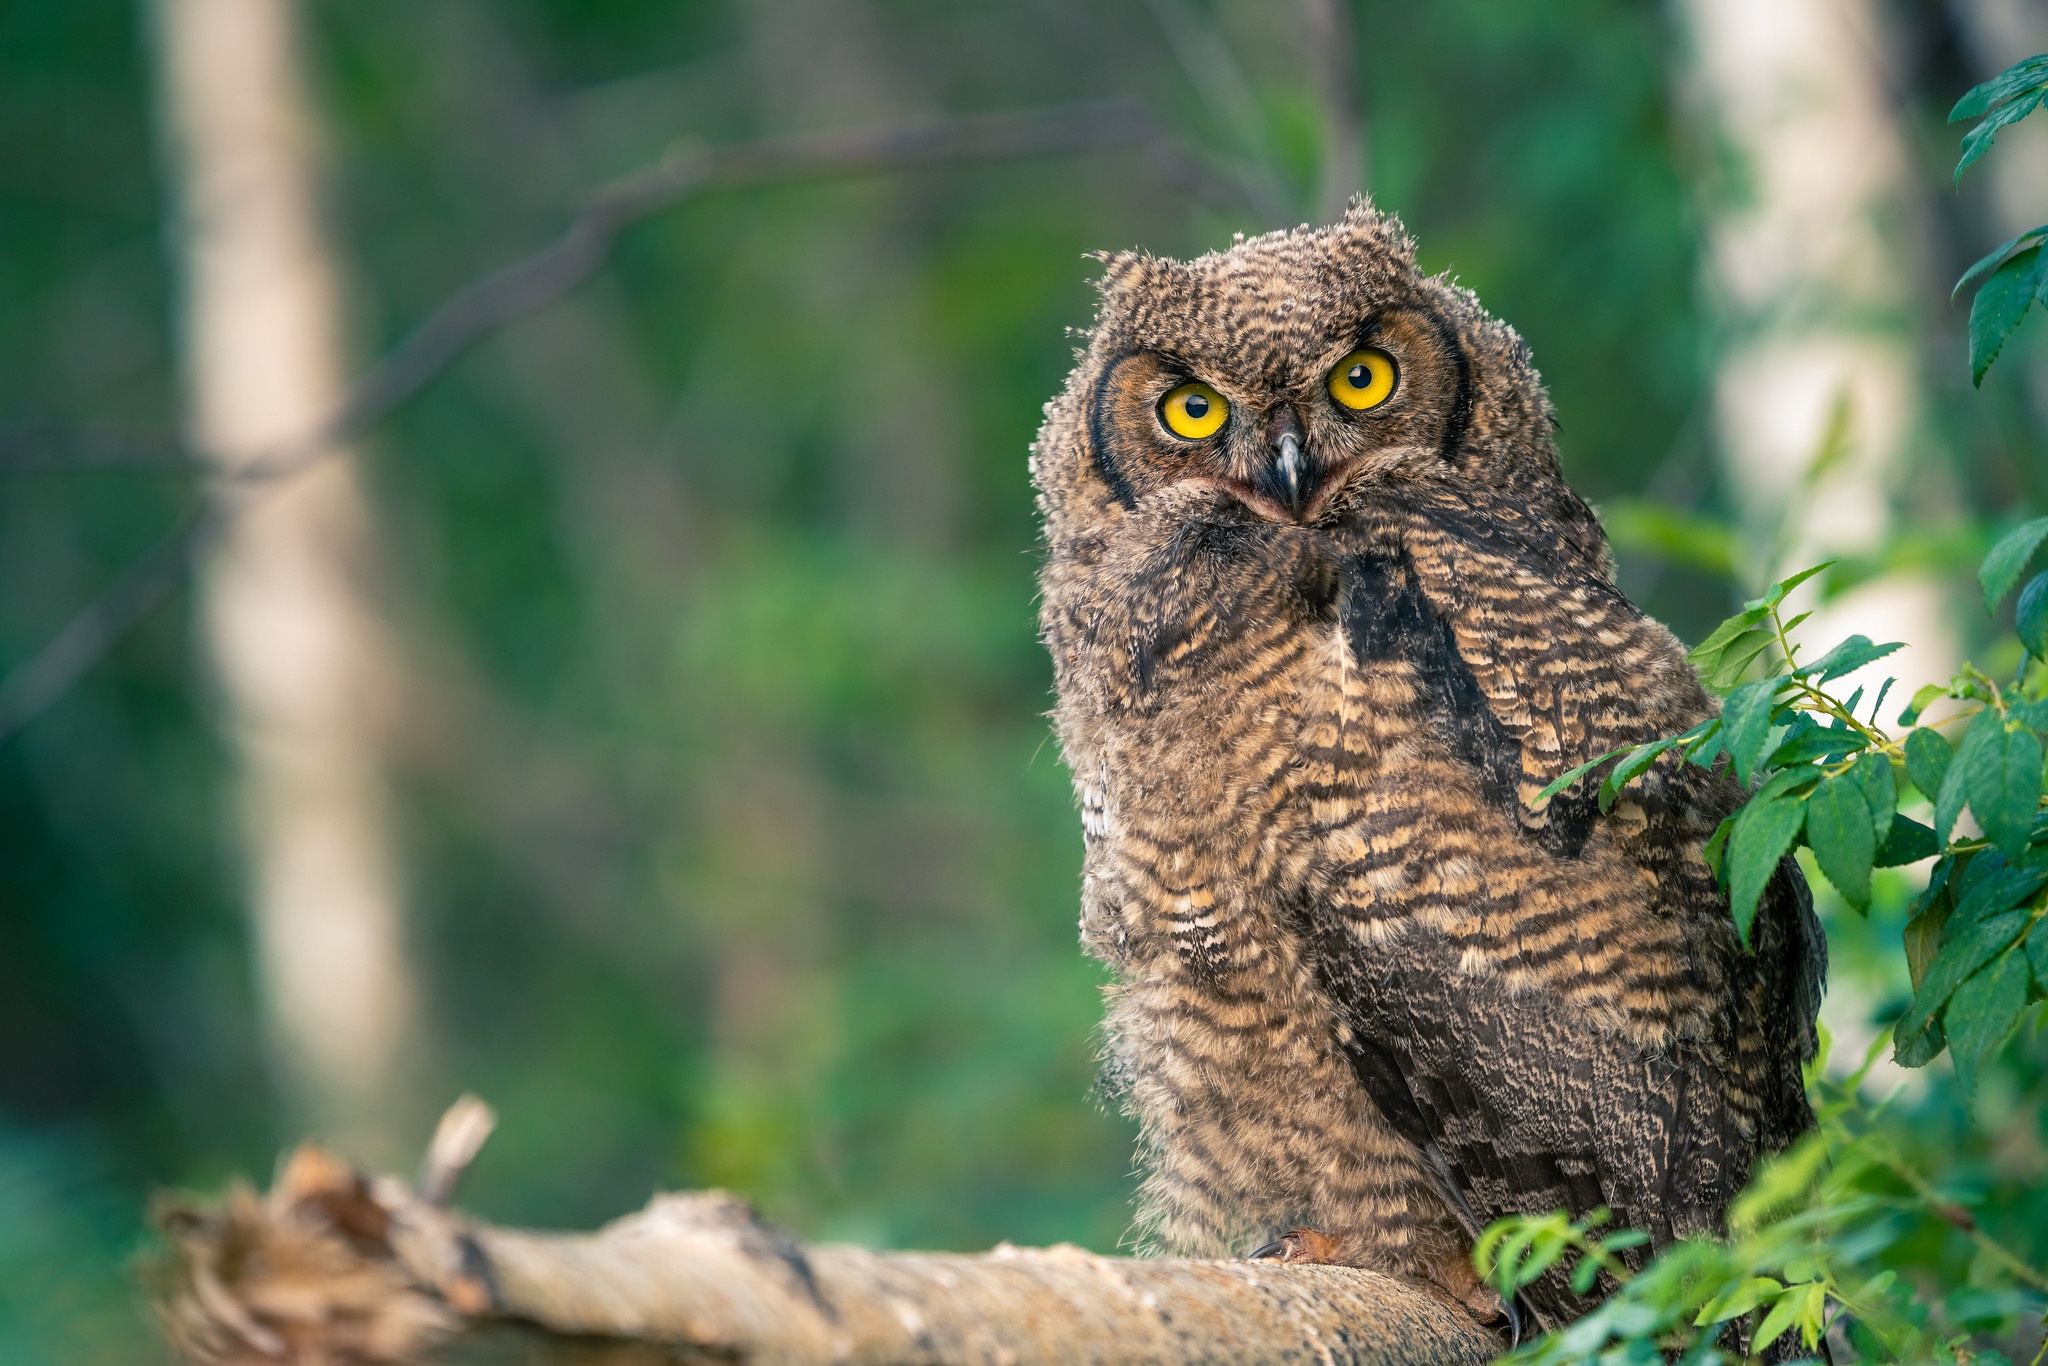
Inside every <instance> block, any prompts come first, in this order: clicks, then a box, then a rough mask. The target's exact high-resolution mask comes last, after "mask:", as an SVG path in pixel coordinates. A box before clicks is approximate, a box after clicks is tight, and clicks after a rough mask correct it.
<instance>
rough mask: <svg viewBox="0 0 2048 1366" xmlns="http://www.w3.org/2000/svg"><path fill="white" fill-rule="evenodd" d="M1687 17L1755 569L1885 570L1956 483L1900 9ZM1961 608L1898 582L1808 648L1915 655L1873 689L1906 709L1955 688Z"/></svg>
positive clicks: (1727, 8)
mask: <svg viewBox="0 0 2048 1366" xmlns="http://www.w3.org/2000/svg"><path fill="white" fill-rule="evenodd" d="M1678 8H1679V11H1680V14H1681V15H1682V17H1683V19H1684V20H1685V21H1686V22H1685V28H1686V32H1687V37H1688V39H1689V56H1690V58H1691V61H1690V64H1689V66H1688V68H1687V70H1686V72H1685V76H1686V81H1685V85H1686V87H1687V89H1688V93H1689V95H1690V97H1691V103H1692V105H1693V112H1694V113H1695V114H1696V115H1697V117H1698V122H1699V124H1700V126H1701V132H1702V134H1703V138H1702V144H1703V145H1702V147H1701V149H1700V155H1701V159H1702V161H1703V162H1704V163H1705V165H1706V166H1707V167H1708V168H1710V174H1709V175H1708V177H1707V179H1708V181H1709V183H1708V184H1707V185H1705V186H1704V187H1703V191H1704V192H1703V194H1702V196H1701V202H1702V208H1703V210H1704V212H1705V216H1706V221H1707V246H1708V253H1707V271H1708V276H1709V282H1708V283H1709V288H1710V292H1711V294H1712V295H1713V297H1714V300H1715V302H1716V303H1717V304H1718V306H1719V309H1720V312H1721V321H1722V328H1723V340H1722V345H1721V347H1720V350H1719V355H1718V357H1717V360H1716V364H1715V375H1714V379H1713V398H1714V414H1715V420H1716V427H1717V431H1718V436H1719V449H1720V452H1721V458H1722V461H1723V467H1724V472H1725V475H1726V478H1727V481H1728V484H1729V486H1730V488H1731V490H1732V492H1733V494H1734V496H1735V500H1736V503H1737V506H1738V510H1739V512H1740V514H1741V516H1742V519H1743V522H1744V530H1745V532H1746V540H1747V542H1748V543H1749V544H1751V545H1753V546H1756V547H1759V554H1758V560H1757V562H1756V563H1754V564H1752V565H1750V566H1748V568H1749V569H1750V570H1751V572H1752V573H1753V574H1754V575H1755V577H1756V578H1758V579H1759V580H1763V579H1768V578H1775V577H1777V576H1779V575H1780V574H1782V573H1784V572H1785V571H1787V570H1788V569H1794V568H1801V567H1804V566H1805V565H1807V564H1810V563H1814V562H1816V561H1818V560H1821V559H1826V558H1830V557H1837V556H1859V555H1867V554H1872V553H1874V552H1876V551H1877V550H1878V549H1879V547H1881V546H1882V545H1883V544H1884V542H1885V540H1886V538H1887V537H1888V536H1889V535H1890V534H1891V533H1892V532H1893V530H1894V529H1895V527H1896V526H1897V525H1898V524H1899V522H1900V521H1901V519H1902V517H1903V518H1910V519H1914V520H1925V519H1928V518H1930V517H1936V516H1939V515H1940V514H1942V513H1944V512H1947V511H1949V509H1948V508H1947V507H1945V506H1940V505H1938V502H1937V500H1939V499H1940V497H1941V492H1940V490H1941V484H1942V480H1941V478H1940V474H1941V472H1940V471H1939V470H1938V469H1937V468H1932V467H1929V466H1928V465H1926V464H1925V461H1924V457H1925V455H1926V453H1927V449H1928V442H1929V433H1928V431H1927V427H1926V423H1925V414H1924V412H1923V394H1924V382H1923V376H1924V375H1925V374H1926V366H1927V363H1928V358H1927V357H1926V356H1924V355H1923V354H1922V353H1921V351H1920V349H1919V347H1918V345H1917V339H1918V338H1919V337H1920V336H1921V335H1923V331H1924V327H1923V322H1922V320H1921V318H1920V317H1919V316H1918V310H1919V306H1920V301H1921V299H1922V298H1923V297H1924V291H1925V290H1926V287H1927V277H1928V268H1927V264H1926V262H1925V261H1924V260H1923V259H1922V258H1923V257H1924V255H1925V244H1924V243H1925V234H1924V231H1923V229H1924V212H1923V206H1924V204H1925V199H1924V196H1925V195H1926V194H1927V193H1928V192H1929V187H1928V186H1926V185H1925V184H1923V183H1922V182H1923V177H1924V172H1922V171H1921V170H1920V169H1919V168H1918V167H1917V166H1916V165H1915V164H1914V162H1913V161H1912V158H1911V157H1910V155H1909V151H1908V146H1907V142H1906V138H1905V135H1904V132H1903V129H1902V128H1901V126H1900V121H1899V117H1898V114H1897V111H1896V110H1895V109H1894V108H1893V105H1892V101H1891V98H1890V96H1889V94H1888V90H1887V84H1888V74H1887V70H1886V68H1887V65H1888V56H1889V54H1888V50H1887V43H1888V41H1889V35H1888V33H1887V32H1886V29H1885V25H1884V22H1883V18H1882V13H1881V10H1882V6H1881V5H1880V4H1879V3H1878V0H1682V3H1681V4H1680V5H1679V7H1678ZM1916 457H1918V458H1920V459H1921V461H1922V463H1921V464H1920V465H1919V466H1917V467H1916V464H1915V461H1916ZM1930 504H1937V505H1934V506H1930ZM1953 606H1954V604H1953V603H1952V602H1951V601H1950V600H1949V599H1948V597H1947V596H1946V594H1945V590H1944V589H1943V587H1942V585H1940V584H1939V583H1938V582H1937V581H1936V580H1935V579H1934V578H1932V577H1931V576H1929V575H1925V574H1917V573H1888V574H1884V575H1882V576H1880V577H1879V578H1877V579H1875V580H1873V581H1871V582H1868V583H1865V584H1863V585H1861V586H1860V587H1858V588H1856V589H1854V590H1852V591H1850V592H1849V593H1847V594H1846V595H1844V596H1843V597H1841V598H1839V599H1837V600H1836V601H1835V602H1833V603H1832V604H1830V606H1829V607H1828V608H1827V609H1826V610H1825V611H1823V612H1821V613H1820V614H1819V615H1817V616H1816V618H1815V620H1814V622H1813V624H1812V626H1811V628H1810V630H1809V632H1808V638H1809V639H1811V640H1813V641H1815V642H1817V643H1818V644H1819V645H1820V646H1821V647H1822V648H1825V647H1826V646H1827V645H1830V644H1832V643H1833V641H1834V639H1836V638H1838V637H1840V636H1842V635H1846V634H1849V633H1851V632H1857V631H1860V632H1862V633H1864V634H1866V635H1869V636H1871V637H1873V638H1874V639H1877V640H1903V641H1906V642H1908V647H1907V649H1906V650H1904V651H1901V652H1900V653H1899V654H1898V655H1895V656H1893V657H1892V658H1891V659H1889V660H1886V661H1884V662H1883V664H1882V665H1881V666H1874V667H1873V668H1871V669H1870V670H1868V671H1866V672H1867V673H1868V674H1869V675H1871V677H1870V678H1869V679H1868V681H1869V682H1870V683H1871V684H1872V685H1873V691H1874V685H1875V683H1876V682H1878V681H1880V680H1881V677H1882V676H1883V675H1884V674H1888V673H1896V674H1897V675H1899V681H1900V684H1901V686H1902V688H1903V691H1901V692H1897V693H1895V695H1896V696H1898V697H1900V698H1904V697H1906V696H1910V695H1911V692H1912V689H1913V688H1914V687H1916V686H1918V685H1919V684H1921V683H1924V682H1930V681H1935V680H1941V681H1946V680H1947V678H1948V677H1949V674H1950V672H1951V671H1952V670H1953V668H1954V666H1955V663H1956V661H1957V658H1958V644H1957V639H1956V633H1955V632H1954V630H1953V629H1951V627H1950V626H1949V624H1948V618H1949V613H1950V612H1951V611H1952V610H1953ZM1864 681H1866V680H1865V678H1863V677H1862V676H1858V677H1855V678H1853V679H1852V680H1851V686H1853V685H1854V684H1855V683H1859V682H1864ZM1889 705H1890V704H1889V703H1887V706H1889Z"/></svg>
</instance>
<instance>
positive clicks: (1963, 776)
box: [1915, 707, 2005, 844]
mask: <svg viewBox="0 0 2048 1366" xmlns="http://www.w3.org/2000/svg"><path fill="white" fill-rule="evenodd" d="M2004 734H2005V725H2004V719H2003V718H2002V717H2000V716H1999V714H1998V713H1997V712H1996V711H1994V710H1992V709H1991V708H1990V707H1986V708H1984V709H1983V710H1982V711H1980V712H1978V713H1977V715H1976V716H1975V717H1973V718H1972V719H1971V721H1970V728H1969V730H1967V731H1965V732H1964V733H1963V743H1962V744H1960V745H1958V746H1956V757H1955V758H1954V759H1953V760H1951V761H1950V763H1949V766H1948V772H1946V773H1944V774H1943V775H1942V777H1941V787H1940V788H1939V789H1938V790H1937V791H1936V792H1934V793H1933V794H1932V795H1933V797H1934V837H1935V838H1936V839H1938V840H1940V841H1941V842H1942V843H1943V844H1947V843H1948V841H1949V836H1950V835H1951V834H1952V833H1953V832H1954V830H1955V827H1956V817H1958V816H1960V815H1962V814H1963V807H1964V806H1965V805H1967V804H1968V802H1969V800H1970V776H1969V775H1970V774H1971V773H1972V772H1974V771H1976V770H1978V769H1981V768H1983V767H1985V766H1986V765H1987V764H1989V763H1992V762H1994V761H1993V760H1991V759H1987V758H1986V756H1985V751H1987V750H1998V749H2002V748H2003V743H2002V742H2003V737H2004ZM1915 786H1918V784H1915ZM1982 819H1983V817H1981V816H1980V817H1978V820H1979V821H1980V822H1981V821H1982Z"/></svg>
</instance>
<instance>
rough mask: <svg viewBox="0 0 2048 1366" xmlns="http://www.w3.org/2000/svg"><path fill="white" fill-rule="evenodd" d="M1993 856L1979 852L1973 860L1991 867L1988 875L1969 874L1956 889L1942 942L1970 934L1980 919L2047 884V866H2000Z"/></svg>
mask: <svg viewBox="0 0 2048 1366" xmlns="http://www.w3.org/2000/svg"><path fill="white" fill-rule="evenodd" d="M1990 857H1992V856H1984V855H1980V856H1979V857H1978V858H1976V859H1974V860H1972V862H1973V863H1978V864H1981V865H1983V866H1985V867H1987V868H1988V869H1989V870H1990V871H1989V872H1988V873H1987V874H1986V875H1985V876H1983V877H1980V878H1977V879H1975V880H1971V879H1969V878H1967V877H1966V878H1965V879H1964V880H1963V885H1962V886H1961V887H1959V888H1957V889H1956V903H1955V912H1954V913H1953V914H1952V915H1951V916H1950V917H1949V920H1948V924H1947V925H1945V926H1944V927H1943V929H1942V932H1941V938H1942V942H1943V943H1947V942H1949V941H1951V940H1954V939H1956V938H1959V937H1960V936H1962V935H1964V934H1967V933H1968V932H1969V931H1970V929H1971V928H1972V927H1974V926H1975V925H1977V924H1978V923H1979V922H1980V921H1983V920H1986V919H1988V918H1989V917H1991V916H1994V915H2002V914H2004V913H2005V912H2006V911H2009V910H2012V909H2014V908H2015V907H2017V906H2018V905H2019V904H2020V903H2021V902H2023V901H2025V900H2027V899H2028V898H2030V897H2032V896H2033V895H2034V893H2036V892H2038V891H2040V890H2041V888H2042V887H2043V886H2044V885H2048V868H2012V867H2001V866H1998V865H1996V864H1994V863H1991V862H1990V861H1989V859H1990ZM1971 871H1972V872H1975V871H1976V870H1975V869H1974V868H1973V869H1972V870H1971Z"/></svg>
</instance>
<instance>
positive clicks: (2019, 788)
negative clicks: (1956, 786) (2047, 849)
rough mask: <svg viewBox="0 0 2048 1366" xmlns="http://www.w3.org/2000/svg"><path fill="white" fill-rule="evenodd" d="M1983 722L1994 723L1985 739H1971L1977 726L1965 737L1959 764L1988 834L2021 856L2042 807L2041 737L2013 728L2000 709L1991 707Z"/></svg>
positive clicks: (1972, 806)
mask: <svg viewBox="0 0 2048 1366" xmlns="http://www.w3.org/2000/svg"><path fill="white" fill-rule="evenodd" d="M1977 724H1978V725H1985V724H1989V725H1990V726H1991V727H1992V729H1991V731H1990V732H1989V734H1988V735H1987V738H1986V739H1985V741H1984V743H1983V744H1981V745H1974V746H1973V745H1971V744H1970V743H1969V740H1973V739H1975V738H1976V730H1977V726H1972V727H1971V728H1970V729H1971V734H1970V736H1969V738H1968V739H1966V740H1965V741H1964V743H1963V753H1962V754H1960V755H1958V756H1957V766H1958V767H1959V768H1961V769H1962V770H1963V782H1964V784H1965V786H1966V787H1967V789H1968V791H1969V802H1970V810H1971V811H1972V812H1973V813H1974V814H1975V815H1976V817H1977V824H1979V825H1981V826H1983V827H1984V834H1985V835H1986V836H1987V837H1988V838H1989V839H1990V840H1991V842H1992V843H1993V844H1995V845H1997V846H1998V847H1999V848H2000V849H2002V850H2004V851H2005V855H2006V857H2007V858H2014V859H2016V858H2018V857H2019V856H2020V855H2021V854H2023V853H2025V852H2026V849H2027V836H2028V835H2029V834H2030V833H2031V832H2032V830H2033V828H2034V813H2035V812H2036V811H2038V810H2040V808H2041V778H2042V763H2043V755H2042V753H2041V737H2040V736H2038V735H2036V734H2034V732H2032V731H2030V730H2026V729H2023V728H2017V727H2015V728H2008V727H2007V726H2006V725H2005V724H2004V720H2003V718H2001V717H1999V716H1998V715H1997V713H1995V712H1993V711H1990V710H1988V709H1987V710H1986V711H1985V712H1984V714H1983V716H1982V717H1980V718H1979V721H1978V723H1977Z"/></svg>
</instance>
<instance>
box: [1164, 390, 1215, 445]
mask: <svg viewBox="0 0 2048 1366" xmlns="http://www.w3.org/2000/svg"><path fill="white" fill-rule="evenodd" d="M1229 416H1230V402H1229V400H1228V399H1226V398H1224V397H1223V395H1221V394H1219V393H1217V392H1216V391H1215V390H1214V389H1211V388H1210V387H1209V386H1208V385H1206V384H1202V383H1200V382H1196V383H1191V384H1183V385H1181V386H1180V388H1178V389H1175V390H1174V391H1173V392H1172V393H1170V394H1168V395H1167V396H1166V397H1165V398H1162V399H1160V400H1159V420H1160V421H1161V422H1164V423H1165V424H1166V430H1168V431H1169V432H1172V433H1173V434H1174V435H1175V436H1183V437H1186V438H1187V439H1188V440H1190V441H1200V440H1201V439H1202V438H1204V437H1209V436H1214V435H1216V433H1217V432H1219V431H1221V430H1222V429H1223V419H1225V418H1227V417H1229Z"/></svg>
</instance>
